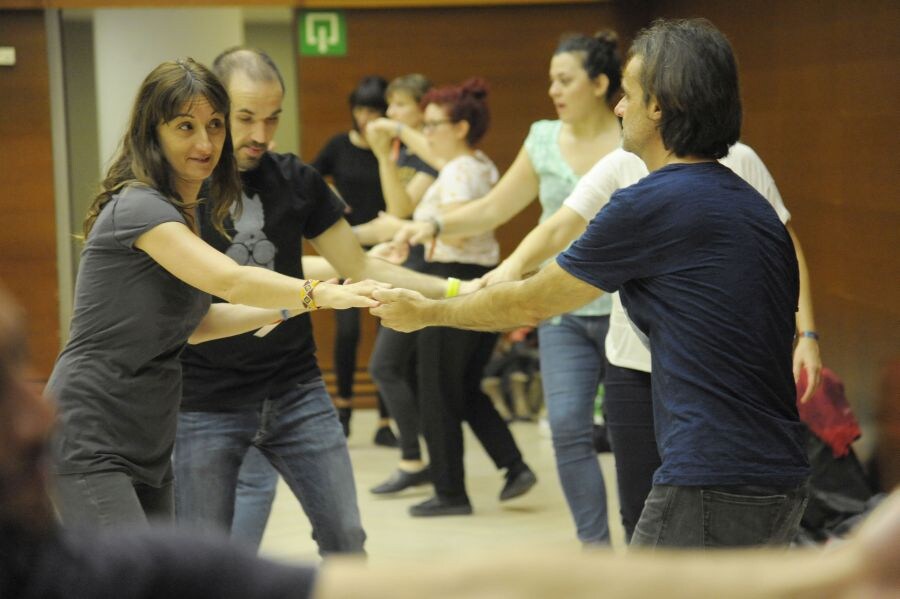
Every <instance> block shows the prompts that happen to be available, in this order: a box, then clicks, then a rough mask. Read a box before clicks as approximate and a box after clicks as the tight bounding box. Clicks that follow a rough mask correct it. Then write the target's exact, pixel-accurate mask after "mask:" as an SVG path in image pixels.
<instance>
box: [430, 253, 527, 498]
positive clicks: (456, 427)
mask: <svg viewBox="0 0 900 599" xmlns="http://www.w3.org/2000/svg"><path fill="white" fill-rule="evenodd" d="M487 270H488V269H487V268H485V267H483V266H479V265H476V264H459V263H456V264H439V263H431V264H429V266H428V271H429V272H430V273H431V274H436V275H438V276H442V277H446V276H455V277H459V278H461V279H471V278H475V277H480V276H481V275H483V274H484V273H485V272H487ZM496 340H497V335H496V334H494V333H479V332H476V331H464V330H461V329H451V328H447V327H429V328H426V329H423V330H421V331H419V333H418V337H417V344H416V347H417V356H418V372H419V401H420V404H421V420H422V432H423V434H424V436H425V442H426V444H427V445H428V455H429V458H430V460H431V469H432V475H433V477H434V489H435V491H436V492H437V494H438V495H442V496H447V497H454V498H460V497H465V496H466V487H465V472H464V468H463V432H462V423H463V421H466V422H468V423H469V427H470V428H471V429H472V432H473V433H475V436H476V437H477V438H478V441H479V442H480V443H481V445H482V446H483V447H484V449H485V451H486V452H487V453H488V455H489V456H490V457H491V459H492V460H493V462H494V464H495V465H496V466H497V467H498V468H509V467H510V466H513V465H515V464H517V463H519V462H521V461H522V454H521V453H520V452H519V448H518V447H517V446H516V442H515V440H514V439H513V436H512V434H511V433H510V432H509V427H508V426H507V424H506V422H505V421H504V420H503V418H501V417H500V414H498V413H497V410H496V409H495V408H494V405H493V403H491V400H490V399H488V397H487V396H486V395H485V394H484V393H482V391H481V377H482V374H483V372H484V367H485V365H486V364H487V363H488V360H490V357H491V353H492V352H493V350H494V344H495V343H496Z"/></svg>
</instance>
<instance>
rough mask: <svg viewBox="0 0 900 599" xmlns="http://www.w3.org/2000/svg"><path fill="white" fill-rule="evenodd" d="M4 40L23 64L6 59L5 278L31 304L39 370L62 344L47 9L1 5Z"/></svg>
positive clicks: (2, 90)
mask: <svg viewBox="0 0 900 599" xmlns="http://www.w3.org/2000/svg"><path fill="white" fill-rule="evenodd" d="M0 45H2V46H14V47H15V49H16V64H15V66H12V67H0V140H2V143H0V169H2V176H0V178H2V180H3V188H2V192H0V213H2V214H3V217H4V223H3V228H4V231H5V233H4V235H2V236H0V281H2V284H3V285H5V286H6V287H7V288H9V289H10V291H11V292H12V294H13V295H14V296H15V297H16V298H17V299H18V301H19V302H20V303H21V304H22V305H23V306H24V308H25V310H26V314H27V316H28V325H29V343H30V347H31V353H32V357H33V364H34V368H35V376H37V377H39V378H43V377H46V376H47V375H48V374H49V373H50V369H51V367H52V365H53V360H54V359H55V358H56V354H57V353H58V352H59V316H58V312H57V302H58V282H57V273H56V227H55V222H54V221H55V212H54V197H53V157H52V148H51V135H50V90H49V73H48V66H47V37H46V33H45V28H44V15H43V12H42V11H0Z"/></svg>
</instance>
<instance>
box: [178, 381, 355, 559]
mask: <svg viewBox="0 0 900 599" xmlns="http://www.w3.org/2000/svg"><path fill="white" fill-rule="evenodd" d="M251 445H254V446H256V447H257V448H258V449H259V450H260V452H261V453H262V454H263V455H264V456H265V457H266V458H267V459H268V460H269V462H270V463H271V464H272V465H273V466H275V469H276V470H278V472H279V473H280V474H281V476H282V478H284V480H285V482H286V483H287V484H288V486H289V487H290V488H291V491H293V492H294V495H295V496H296V497H297V499H298V500H299V501H300V505H301V506H302V507H303V511H304V512H305V513H306V515H307V517H308V518H309V520H310V523H311V524H312V528H313V538H314V539H315V540H316V542H317V543H318V545H319V552H320V553H321V554H323V555H324V554H327V553H333V552H362V550H363V543H364V542H365V538H366V535H365V532H364V531H363V529H362V524H361V522H360V516H359V508H358V506H357V503H356V483H355V482H354V480H353V468H352V466H351V464H350V453H349V452H348V450H347V441H346V439H345V438H344V433H343V429H342V428H341V425H340V422H339V421H338V418H337V412H336V411H335V409H334V406H333V405H332V403H331V398H330V397H329V395H328V392H327V391H326V390H325V385H324V384H323V383H322V380H321V379H316V380H314V381H310V382H307V383H303V384H300V385H297V386H296V387H295V388H293V389H291V390H290V391H288V392H286V393H284V394H283V395H280V396H277V397H271V398H267V399H265V400H264V401H263V402H262V403H261V404H260V406H259V408H258V409H250V410H246V411H239V412H182V413H181V414H179V418H178V435H177V438H176V441H175V454H174V462H175V513H176V517H177V519H178V520H179V521H180V522H186V523H189V524H192V525H200V526H207V527H214V528H218V529H220V530H226V531H227V530H228V529H229V528H230V527H231V525H232V520H233V517H234V504H235V489H236V487H237V481H238V472H239V471H240V467H241V463H242V462H243V460H244V456H245V455H246V454H247V450H248V449H249V448H250V446H251Z"/></svg>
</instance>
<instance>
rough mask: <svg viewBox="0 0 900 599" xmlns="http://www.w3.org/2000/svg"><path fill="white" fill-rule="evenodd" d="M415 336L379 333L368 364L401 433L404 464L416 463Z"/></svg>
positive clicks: (418, 452)
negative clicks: (411, 461) (412, 461)
mask: <svg viewBox="0 0 900 599" xmlns="http://www.w3.org/2000/svg"><path fill="white" fill-rule="evenodd" d="M418 334H419V333H418V332H415V333H399V332H397V331H394V330H392V329H389V328H387V327H381V328H379V329H378V336H377V337H376V338H375V347H374V349H373V350H372V357H371V359H370V360H369V374H371V375H372V380H373V381H375V384H376V385H378V391H379V393H380V394H381V397H382V399H383V400H384V403H385V404H386V406H387V409H388V411H389V412H390V414H391V417H393V419H394V422H395V423H396V424H397V430H398V431H399V433H400V453H401V456H402V458H403V459H404V460H419V459H421V458H422V451H421V448H420V447H419V433H420V428H421V425H420V424H419V420H420V418H419V400H418V398H417V393H416V389H417V386H418V377H417V375H416V355H415V354H416V338H417V337H418Z"/></svg>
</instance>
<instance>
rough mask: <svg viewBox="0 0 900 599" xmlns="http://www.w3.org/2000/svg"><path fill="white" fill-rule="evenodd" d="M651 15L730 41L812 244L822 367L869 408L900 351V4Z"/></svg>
mask: <svg viewBox="0 0 900 599" xmlns="http://www.w3.org/2000/svg"><path fill="white" fill-rule="evenodd" d="M653 12H654V16H665V17H686V16H704V17H707V18H709V19H710V20H711V21H713V23H715V24H716V25H717V26H718V27H719V28H720V29H721V30H722V31H724V32H725V33H726V34H727V35H728V36H729V38H730V39H731V41H732V44H733V45H734V48H735V51H736V53H737V56H738V60H739V64H740V70H741V78H742V85H743V90H742V93H743V99H744V109H745V116H744V135H743V138H744V140H745V141H747V142H748V143H749V144H750V145H752V146H753V147H754V148H756V150H757V151H758V152H759V154H760V155H761V156H762V158H763V159H764V160H765V162H766V164H767V165H768V166H769V169H770V170H771V171H772V174H773V176H774V177H775V180H776V181H777V183H778V186H779V188H780V189H781V192H782V195H783V196H784V199H785V202H786V204H787V206H788V209H789V210H791V212H792V215H793V219H792V221H793V223H794V227H795V229H796V230H797V232H798V235H799V237H800V239H801V241H802V242H803V245H804V249H805V250H806V255H807V258H808V261H809V265H810V269H811V271H812V289H813V299H814V301H815V308H816V317H817V321H818V327H819V329H820V330H821V332H822V343H821V347H822V354H823V358H824V361H825V364H826V365H827V366H829V367H831V368H832V369H834V370H835V371H836V372H837V373H838V374H839V375H840V376H841V377H843V378H844V381H845V383H846V389H847V394H848V396H849V398H850V400H851V402H853V403H854V405H855V406H856V408H857V409H858V411H859V412H860V415H861V416H862V417H864V418H866V417H870V416H871V415H872V414H873V410H874V403H875V399H876V398H877V397H878V395H879V385H880V378H881V374H880V373H881V372H882V369H883V368H884V367H885V365H886V364H888V363H889V362H890V361H891V360H892V359H897V358H898V357H900V276H898V275H900V268H898V251H897V248H898V246H900V235H898V232H900V202H898V192H897V190H898V189H900V169H898V167H897V158H896V155H895V154H894V152H895V149H896V138H897V131H900V111H898V108H897V104H896V100H897V98H898V97H900V78H898V77H897V66H898V64H900V36H898V35H897V31H898V25H900V4H897V3H896V2H892V1H885V0H877V1H865V2H843V1H839V0H825V1H819V0H792V1H789V2H783V1H779V0H753V1H749V2H742V3H727V4H726V3H721V2H715V1H713V0H665V1H661V2H658V3H656V6H655V7H654V10H653ZM890 401H892V402H893V403H892V406H891V407H890V409H891V410H893V411H894V412H900V397H897V396H896V395H895V396H894V397H893V398H892V399H891V400H890Z"/></svg>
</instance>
